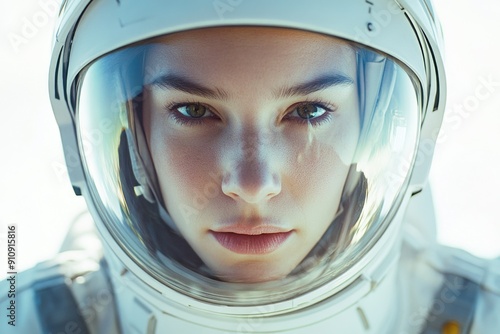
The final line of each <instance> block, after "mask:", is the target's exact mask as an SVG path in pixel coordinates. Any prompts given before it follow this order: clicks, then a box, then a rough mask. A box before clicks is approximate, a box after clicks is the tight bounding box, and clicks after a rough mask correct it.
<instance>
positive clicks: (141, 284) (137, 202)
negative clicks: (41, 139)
mask: <svg viewBox="0 0 500 334" xmlns="http://www.w3.org/2000/svg"><path fill="white" fill-rule="evenodd" d="M440 44H441V40H440V29H439V25H438V23H437V21H436V18H435V16H434V13H433V12H432V6H431V4H430V2H428V1H413V2H410V1H398V2H394V1H390V0H382V1H362V0H359V1H315V2H306V1H272V2H271V1H252V2H250V1H241V0H227V1H206V0H197V1H194V0H193V1H178V2H173V1H172V2H166V1H165V2H160V1H142V2H140V3H139V2H132V1H111V0H104V1H100V0H95V1H76V0H74V1H71V0H69V1H66V2H65V3H64V4H63V7H62V9H61V15H60V21H59V25H58V28H57V30H56V33H55V42H54V48H53V50H54V51H53V58H52V63H51V73H50V79H51V80H50V89H51V92H50V93H51V101H52V105H53V109H54V113H55V115H56V119H57V121H58V124H59V127H60V130H61V136H62V139H63V144H64V150H65V155H66V161H67V166H68V172H69V175H70V177H71V181H72V184H73V188H74V189H75V192H76V193H77V194H80V195H83V196H85V198H86V200H87V203H88V206H89V211H90V213H91V215H92V219H91V218H90V217H82V218H81V220H80V221H78V222H77V224H75V226H74V228H73V229H72V231H70V235H69V236H68V240H67V242H66V243H65V245H64V246H63V251H62V252H61V253H60V255H58V256H57V257H56V258H54V259H52V260H50V261H48V262H44V263H41V264H39V265H38V266H36V267H35V268H33V269H31V270H29V271H26V272H24V273H22V274H20V275H18V276H16V277H15V278H8V279H7V280H6V281H4V282H2V285H1V286H2V289H3V290H2V291H4V290H5V291H6V290H8V288H9V286H10V285H11V284H14V283H13V282H15V285H16V295H15V299H14V298H12V297H8V296H7V297H6V296H3V297H2V298H1V299H0V304H1V308H2V309H3V310H7V312H11V310H9V307H10V308H11V309H12V308H13V307H12V305H15V311H14V314H15V316H14V317H13V320H14V319H15V326H13V323H12V324H8V322H7V321H4V322H3V323H2V324H1V326H2V327H1V328H2V333H3V332H7V333H10V332H12V333H114V332H121V333H165V332H166V333H308V332H318V333H331V332H346V333H481V334H483V333H497V332H498V331H499V330H500V269H499V268H500V263H499V261H486V260H482V259H477V258H474V257H472V256H470V255H469V254H467V253H465V252H463V251H460V250H456V249H451V248H447V247H444V246H440V245H438V244H437V243H436V241H435V231H434V215H433V212H432V200H431V196H430V191H429V190H428V189H427V184H426V179H427V174H428V170H429V167H430V163H431V159H432V152H433V148H434V143H435V140H436V138H437V134H438V131H439V127H440V124H441V120H442V117H443V112H444V100H445V95H446V94H445V77H444V73H443V72H444V71H443V64H442V59H441V54H440ZM280 82H281V83H285V85H284V86H278V87H281V88H279V89H274V88H275V87H274V86H273V85H274V84H275V83H280ZM269 92H273V93H274V94H268V93H269ZM200 171H201V172H200ZM318 175H319V176H318ZM303 180H308V181H307V182H304V181H303ZM325 198H326V200H325ZM332 203H333V204H332ZM228 212H231V214H233V215H232V216H230V215H229V214H227V213H228ZM226 214H227V215H226ZM228 217H229V218H228ZM234 217H236V218H234ZM94 222H95V225H96V226H97V231H98V232H96V231H94V229H93V224H94ZM98 235H99V237H98ZM99 240H102V246H103V247H102V248H103V249H104V252H102V250H101V243H100V241H99ZM102 253H104V254H105V256H104V257H103V255H102ZM9 279H10V280H9ZM12 301H14V303H12ZM11 314H12V312H11ZM8 315H9V314H8Z"/></svg>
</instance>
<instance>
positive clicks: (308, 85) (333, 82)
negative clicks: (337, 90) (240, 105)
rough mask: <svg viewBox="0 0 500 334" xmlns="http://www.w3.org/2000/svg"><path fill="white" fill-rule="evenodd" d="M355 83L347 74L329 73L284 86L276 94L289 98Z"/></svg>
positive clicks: (276, 95) (279, 96)
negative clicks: (290, 85)
mask: <svg viewBox="0 0 500 334" xmlns="http://www.w3.org/2000/svg"><path fill="white" fill-rule="evenodd" d="M353 84H354V80H353V79H351V78H350V77H348V76H346V75H343V74H340V73H335V74H327V75H323V76H320V77H317V78H315V79H313V80H311V81H308V82H304V83H301V84H298V85H295V86H292V87H283V88H281V89H279V90H277V91H276V92H275V94H274V95H275V97H276V98H287V97H293V96H297V95H299V96H300V95H308V94H311V93H314V92H317V91H319V90H323V89H327V88H330V87H334V86H351V85H353Z"/></svg>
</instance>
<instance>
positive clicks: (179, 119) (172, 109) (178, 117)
mask: <svg viewBox="0 0 500 334" xmlns="http://www.w3.org/2000/svg"><path fill="white" fill-rule="evenodd" d="M191 104H195V105H203V106H205V107H206V108H207V110H208V112H210V113H211V114H212V116H208V117H200V118H189V117H186V116H184V115H182V114H181V113H180V112H179V111H178V110H177V109H178V108H180V107H185V106H188V105H191ZM311 104H312V105H314V106H315V107H317V108H321V109H324V110H325V113H324V114H322V115H321V116H318V117H315V118H312V119H306V118H301V117H290V116H289V115H290V114H291V113H292V112H294V110H295V108H297V107H300V106H304V105H311ZM288 109H291V111H290V112H287V114H286V115H285V116H284V117H283V118H282V119H287V120H291V121H293V122H296V123H298V124H301V125H311V126H314V127H315V126H319V125H322V124H324V123H327V122H330V121H331V120H332V117H333V116H332V113H334V112H335V111H336V110H337V106H335V105H333V104H331V103H328V102H326V101H323V100H305V101H302V102H299V103H296V104H294V105H292V107H291V108H288ZM165 110H166V111H167V112H168V114H169V116H170V117H172V119H173V120H174V121H175V122H176V123H177V124H179V125H184V126H196V125H201V124H203V123H204V122H206V121H208V120H213V119H214V118H217V119H218V117H217V116H216V113H214V112H213V111H212V108H210V107H209V106H207V105H205V104H202V103H200V102H194V101H193V102H190V101H185V102H181V103H176V102H174V103H170V104H168V105H166V106H165Z"/></svg>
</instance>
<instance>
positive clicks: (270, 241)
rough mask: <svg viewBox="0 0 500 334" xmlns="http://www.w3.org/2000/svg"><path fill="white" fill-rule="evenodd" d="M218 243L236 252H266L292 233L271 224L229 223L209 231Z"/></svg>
mask: <svg viewBox="0 0 500 334" xmlns="http://www.w3.org/2000/svg"><path fill="white" fill-rule="evenodd" d="M210 233H211V234H212V235H213V236H214V238H215V239H216V240H217V241H218V242H219V244H220V245H221V246H222V247H224V248H227V249H229V250H230V251H232V252H235V253H238V254H266V253H271V252H273V251H275V250H276V249H278V248H279V247H280V246H281V245H282V244H283V243H284V242H285V241H286V240H287V239H288V237H290V235H291V234H292V231H290V230H288V231H287V230H284V229H282V228H279V227H276V226H271V225H258V226H251V225H248V224H231V225H228V226H226V227H223V228H221V229H218V230H217V231H210Z"/></svg>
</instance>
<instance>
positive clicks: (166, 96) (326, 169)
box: [143, 27, 359, 282]
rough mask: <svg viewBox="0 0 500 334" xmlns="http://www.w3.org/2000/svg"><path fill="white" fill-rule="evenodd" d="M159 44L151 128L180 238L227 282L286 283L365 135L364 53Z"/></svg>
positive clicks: (188, 37) (240, 42) (212, 32)
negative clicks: (360, 63)
mask: <svg viewBox="0 0 500 334" xmlns="http://www.w3.org/2000/svg"><path fill="white" fill-rule="evenodd" d="M156 42H157V43H158V44H157V45H155V46H154V47H152V48H151V50H150V51H149V52H148V55H147V57H146V63H145V69H146V77H147V80H149V83H148V85H147V87H146V89H145V93H144V114H143V122H144V128H145V132H146V137H147V141H148V145H149V148H150V151H151V156H152V159H153V162H154V165H155V168H156V172H157V176H158V181H159V185H160V189H161V192H162V195H163V198H164V201H165V206H166V208H167V210H168V212H169V213H170V215H171V216H172V218H173V219H174V221H175V224H176V225H177V227H178V229H179V231H180V234H181V235H182V236H183V237H184V238H185V239H186V241H187V242H188V243H189V244H190V246H191V247H192V248H193V249H194V251H195V252H196V253H197V254H198V256H199V257H200V258H201V259H202V260H203V261H204V263H205V264H206V265H207V266H208V267H209V268H210V269H211V271H213V273H214V274H215V275H216V276H217V277H219V278H220V279H222V280H225V281H231V282H261V281H268V280H273V279H279V278H283V277H285V276H286V275H288V274H289V273H290V272H291V271H292V270H293V269H294V268H295V267H296V266H297V265H298V264H299V263H300V262H301V261H302V260H303V259H304V258H305V256H306V255H307V254H308V253H309V252H310V251H311V249H312V248H313V247H314V246H315V244H316V243H317V242H318V241H319V240H320V238H321V236H322V235H323V234H324V232H325V231H326V229H327V228H328V227H329V225H330V224H331V222H332V221H333V219H334V217H335V214H336V212H337V209H338V205H339V202H340V199H341V195H342V189H343V187H344V184H345V181H346V177H347V174H348V170H349V167H350V165H351V163H352V159H353V155H354V151H355V148H356V145H357V139H358V134H359V116H358V115H359V113H358V99H357V82H356V57H355V51H354V50H353V49H352V48H351V47H350V46H349V45H348V44H347V43H344V42H342V41H339V40H337V39H333V38H331V37H326V36H322V35H319V34H314V33H309V32H304V31H295V30H287V29H277V28H250V27H245V28H243V27H235V28H212V29H202V30H193V31H187V32H182V33H177V34H173V35H169V36H166V37H161V38H158V39H157V40H156Z"/></svg>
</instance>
